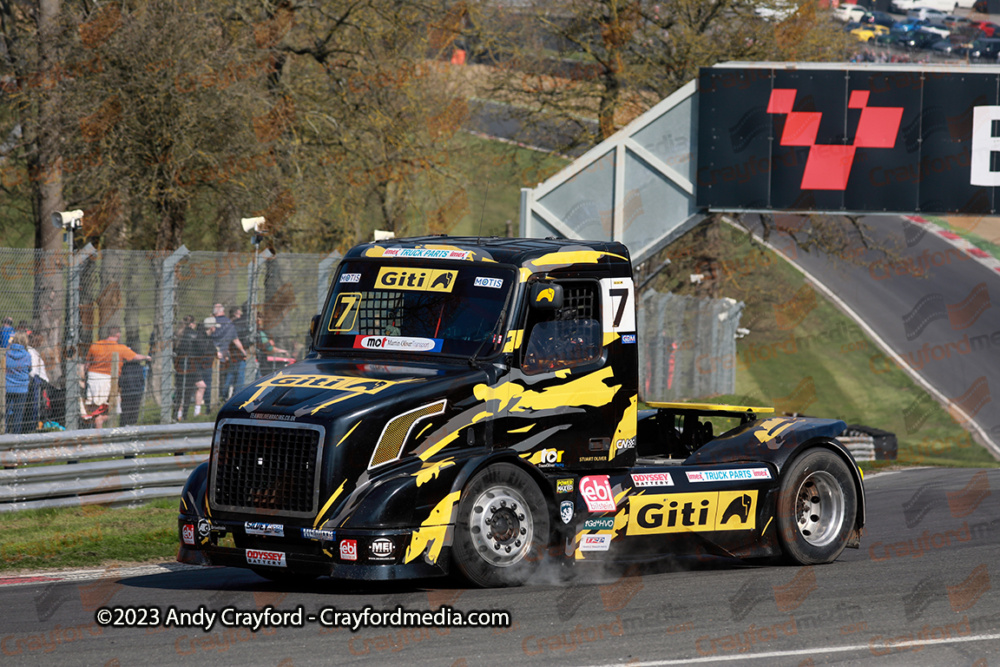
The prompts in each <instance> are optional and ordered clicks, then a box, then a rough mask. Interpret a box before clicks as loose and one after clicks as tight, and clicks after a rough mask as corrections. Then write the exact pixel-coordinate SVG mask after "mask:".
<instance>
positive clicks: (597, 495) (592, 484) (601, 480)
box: [580, 475, 618, 512]
mask: <svg viewBox="0 0 1000 667" xmlns="http://www.w3.org/2000/svg"><path fill="white" fill-rule="evenodd" d="M580 495H582V496H583V500H584V501H585V502H586V503H587V509H588V510H590V511H591V512H614V511H615V510H617V509H618V508H617V507H616V506H615V497H614V495H612V493H611V485H610V484H609V483H608V476H607V475H590V476H588V477H584V478H583V479H581V480H580Z"/></svg>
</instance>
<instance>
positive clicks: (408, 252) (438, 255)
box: [382, 246, 473, 259]
mask: <svg viewBox="0 0 1000 667" xmlns="http://www.w3.org/2000/svg"><path fill="white" fill-rule="evenodd" d="M472 255H473V253H472V252H470V251H468V250H459V249H458V248H449V247H446V246H442V247H439V248H386V249H385V252H383V253H382V257H400V258H406V259H409V258H414V259H469V258H470V257H471V256H472Z"/></svg>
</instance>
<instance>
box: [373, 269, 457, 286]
mask: <svg viewBox="0 0 1000 667" xmlns="http://www.w3.org/2000/svg"><path fill="white" fill-rule="evenodd" d="M457 275H458V271H449V270H447V269H420V268H412V269H411V268H397V267H392V266H385V267H382V268H381V269H380V270H379V272H378V277H377V278H376V279H375V289H393V290H408V291H411V292H450V291H451V290H452V288H453V287H455V277H456V276H457Z"/></svg>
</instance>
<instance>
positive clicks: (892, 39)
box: [874, 32, 907, 47]
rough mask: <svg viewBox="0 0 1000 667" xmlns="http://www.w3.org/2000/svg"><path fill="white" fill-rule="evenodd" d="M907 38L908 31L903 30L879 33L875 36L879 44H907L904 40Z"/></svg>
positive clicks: (876, 42)
mask: <svg viewBox="0 0 1000 667" xmlns="http://www.w3.org/2000/svg"><path fill="white" fill-rule="evenodd" d="M906 38H907V33H902V32H889V33H887V34H885V35H878V36H877V37H875V40H874V42H875V44H876V45H877V46H898V47H903V46H905V45H904V44H903V42H904V41H905V40H906Z"/></svg>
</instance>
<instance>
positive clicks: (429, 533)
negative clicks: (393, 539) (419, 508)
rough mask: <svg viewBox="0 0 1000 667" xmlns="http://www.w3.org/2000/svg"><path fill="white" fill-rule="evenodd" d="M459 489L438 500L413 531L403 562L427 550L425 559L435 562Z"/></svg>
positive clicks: (446, 532)
mask: <svg viewBox="0 0 1000 667" xmlns="http://www.w3.org/2000/svg"><path fill="white" fill-rule="evenodd" d="M460 495H461V491H452V492H451V493H449V494H448V495H447V496H445V497H444V498H443V499H442V500H441V502H439V503H438V504H437V505H436V506H435V507H434V509H432V510H431V513H430V515H429V516H428V517H427V518H426V519H424V521H423V523H421V524H420V527H419V528H417V529H416V530H415V531H413V536H412V537H411V538H410V546H408V547H406V555H405V556H403V563H404V564H405V563H409V562H410V561H412V560H414V559H415V558H416V557H417V556H419V555H420V554H422V553H424V551H425V550H426V551H427V560H429V561H430V562H431V563H436V562H437V560H438V557H439V556H440V555H441V548H442V547H443V546H444V540H445V536H446V535H447V534H448V524H450V523H451V515H452V511H453V509H454V507H455V503H457V502H458V497H459V496H460Z"/></svg>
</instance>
